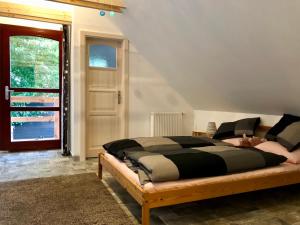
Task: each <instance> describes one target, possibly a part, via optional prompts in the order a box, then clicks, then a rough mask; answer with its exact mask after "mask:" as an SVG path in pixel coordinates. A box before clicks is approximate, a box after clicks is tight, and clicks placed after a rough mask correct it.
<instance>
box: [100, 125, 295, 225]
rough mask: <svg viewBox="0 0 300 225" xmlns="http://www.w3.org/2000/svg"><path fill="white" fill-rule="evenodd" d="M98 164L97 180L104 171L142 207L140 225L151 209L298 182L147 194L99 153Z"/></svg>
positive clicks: (275, 178)
mask: <svg viewBox="0 0 300 225" xmlns="http://www.w3.org/2000/svg"><path fill="white" fill-rule="evenodd" d="M269 129H270V128H269V127H267V126H260V127H259V128H258V132H261V133H265V132H266V131H267V130H269ZM98 165H99V169H98V177H99V178H100V179H102V172H103V169H104V170H105V171H107V172H109V173H110V174H111V175H112V176H113V177H114V178H115V179H116V180H117V181H118V182H119V183H120V184H121V185H122V186H123V187H124V188H125V189H126V190H127V191H128V193H129V194H130V195H131V196H132V197H133V198H134V199H135V200H136V201H137V202H138V203H139V204H140V205H141V206H142V225H150V210H151V209H152V208H159V207H163V206H170V205H176V204H181V203H187V202H193V201H199V200H204V199H210V198H216V197H221V196H227V195H233V194H239V193H244V192H250V191H256V190H262V189H268V188H274V187H280V186H285V185H290V184H297V183H300V172H299V171H292V172H291V171H290V172H282V173H274V174H272V175H261V176H257V177H255V178H244V179H241V180H234V181H232V180H231V181H224V180H223V181H219V182H214V183H209V184H198V185H194V186H189V187H173V188H169V189H166V190H163V191H146V190H144V189H143V187H142V186H141V185H139V184H137V183H136V182H135V181H134V180H133V179H132V178H129V177H128V176H126V174H124V173H122V172H121V171H120V170H119V169H118V168H116V166H114V165H112V164H111V163H110V161H109V159H108V158H107V157H106V156H105V153H104V152H103V153H100V154H99V164H98Z"/></svg>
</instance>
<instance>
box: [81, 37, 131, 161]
mask: <svg viewBox="0 0 300 225" xmlns="http://www.w3.org/2000/svg"><path fill="white" fill-rule="evenodd" d="M86 47H87V49H86V52H87V57H86V58H87V62H86V65H87V70H86V72H87V73H86V77H87V79H86V84H87V85H86V157H96V156H97V155H98V153H99V151H100V150H101V149H103V148H102V145H103V144H105V143H107V142H109V141H112V140H116V139H119V138H124V137H125V133H126V132H125V130H124V129H125V126H124V124H125V122H126V121H124V120H125V115H124V114H125V110H124V109H125V107H124V104H125V102H126V101H125V99H124V98H125V97H126V94H125V93H124V90H125V88H124V86H125V85H126V84H125V79H124V68H123V67H124V63H123V62H124V59H123V57H124V48H123V47H122V41H120V40H109V39H95V38H88V39H87V42H86Z"/></svg>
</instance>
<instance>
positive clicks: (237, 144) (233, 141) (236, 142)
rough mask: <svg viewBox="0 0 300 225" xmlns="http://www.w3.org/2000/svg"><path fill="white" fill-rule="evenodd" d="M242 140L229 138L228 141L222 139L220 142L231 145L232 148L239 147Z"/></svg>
mask: <svg viewBox="0 0 300 225" xmlns="http://www.w3.org/2000/svg"><path fill="white" fill-rule="evenodd" d="M242 140H243V138H229V139H224V140H222V141H224V142H226V143H228V144H232V145H233V146H240V145H241V141H242Z"/></svg>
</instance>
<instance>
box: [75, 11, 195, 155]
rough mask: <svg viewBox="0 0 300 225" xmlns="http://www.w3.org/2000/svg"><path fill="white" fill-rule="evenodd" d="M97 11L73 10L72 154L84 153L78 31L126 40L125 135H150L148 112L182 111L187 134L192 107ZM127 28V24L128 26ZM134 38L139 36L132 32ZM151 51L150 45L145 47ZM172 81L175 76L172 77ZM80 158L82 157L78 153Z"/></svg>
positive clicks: (190, 126) (191, 117) (112, 19)
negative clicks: (126, 116)
mask: <svg viewBox="0 0 300 225" xmlns="http://www.w3.org/2000/svg"><path fill="white" fill-rule="evenodd" d="M98 13H99V12H98V11H97V10H92V9H86V8H80V7H74V11H73V25H72V63H71V64H72V68H71V70H72V140H71V145H72V155H74V156H79V155H80V152H82V151H84V148H85V146H84V141H83V137H84V135H85V134H84V133H83V132H82V131H83V126H84V123H83V121H84V105H83V100H84V99H83V93H84V80H83V79H82V74H81V73H82V72H83V71H84V68H81V66H80V63H79V57H80V31H83V30H84V31H92V32H99V33H109V34H117V35H123V36H124V37H125V38H128V39H129V42H130V44H129V136H130V137H135V136H149V135H150V113H151V112H155V111H163V112H184V113H185V121H184V124H185V127H184V128H185V134H191V131H192V127H193V108H192V107H191V106H190V105H189V104H188V103H187V102H186V100H185V99H184V98H183V97H182V96H181V95H180V94H178V92H177V90H175V89H174V88H173V87H171V86H170V85H169V81H168V80H166V79H165V76H164V74H162V71H160V70H158V69H157V67H156V65H153V64H152V63H150V62H149V61H148V59H147V58H146V57H145V56H144V51H143V50H140V49H138V48H136V43H135V41H134V40H133V39H131V38H130V37H128V36H127V35H126V34H124V33H123V31H122V29H121V28H120V27H119V25H118V24H116V23H115V20H119V19H122V18H123V17H124V15H116V17H115V18H110V17H108V16H106V17H100V16H99V14H98ZM128 26H130V24H128ZM136 35H140V34H139V31H138V30H136ZM148 47H149V48H151V46H148ZM174 79H176V77H174ZM81 155H82V154H81Z"/></svg>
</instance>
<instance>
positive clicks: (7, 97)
mask: <svg viewBox="0 0 300 225" xmlns="http://www.w3.org/2000/svg"><path fill="white" fill-rule="evenodd" d="M13 92H14V90H10V89H9V87H8V86H5V100H7V101H8V100H9V98H10V94H11V93H13Z"/></svg>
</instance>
